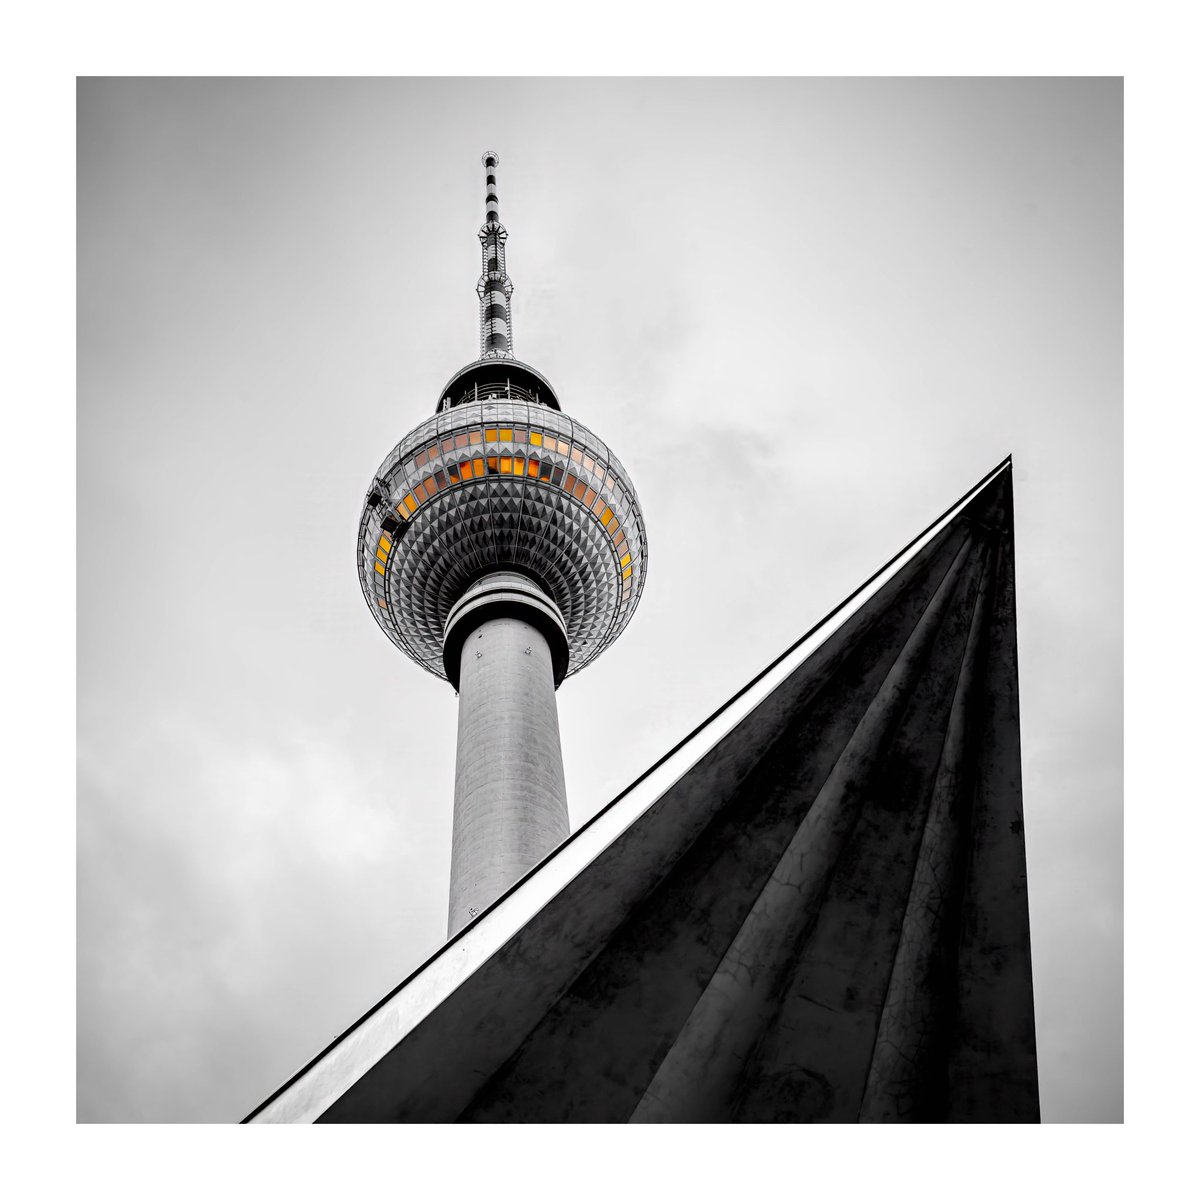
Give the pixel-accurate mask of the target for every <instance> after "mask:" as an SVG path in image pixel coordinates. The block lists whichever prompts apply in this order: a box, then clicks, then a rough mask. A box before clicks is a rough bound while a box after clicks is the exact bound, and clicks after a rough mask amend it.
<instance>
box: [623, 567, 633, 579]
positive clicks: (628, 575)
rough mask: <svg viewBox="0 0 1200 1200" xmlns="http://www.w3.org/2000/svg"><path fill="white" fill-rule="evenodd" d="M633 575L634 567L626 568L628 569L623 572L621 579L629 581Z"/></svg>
mask: <svg viewBox="0 0 1200 1200" xmlns="http://www.w3.org/2000/svg"><path fill="white" fill-rule="evenodd" d="M632 574H633V568H632V567H626V568H625V570H623V571H622V572H621V578H622V579H628V578H629V577H630V575H632Z"/></svg>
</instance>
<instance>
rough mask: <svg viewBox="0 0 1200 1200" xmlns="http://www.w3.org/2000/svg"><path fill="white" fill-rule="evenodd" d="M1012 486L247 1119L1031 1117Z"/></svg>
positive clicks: (855, 599) (995, 482)
mask: <svg viewBox="0 0 1200 1200" xmlns="http://www.w3.org/2000/svg"><path fill="white" fill-rule="evenodd" d="M1012 530H1013V526H1012V478H1011V464H1010V463H1009V462H1008V461H1007V460H1006V461H1005V462H1004V463H1002V464H1001V465H1000V466H999V467H997V468H996V470H995V471H993V472H991V473H990V474H989V475H988V476H987V477H985V479H984V480H982V481H981V482H980V483H979V484H978V485H976V487H975V488H973V489H972V490H971V491H970V492H969V493H968V494H967V495H966V496H965V497H963V498H962V500H960V501H959V502H957V503H956V504H955V505H953V506H952V507H951V508H950V509H948V510H947V512H946V513H944V514H943V515H942V517H940V518H939V519H938V520H937V521H935V522H934V523H933V524H932V525H931V526H930V527H929V528H927V529H926V530H925V531H923V533H922V534H921V535H919V536H918V537H917V538H916V539H914V541H913V542H912V543H910V545H909V546H908V547H906V548H905V549H904V550H903V551H901V553H900V554H899V555H897V556H896V558H894V559H893V560H892V561H891V562H890V563H888V564H886V565H885V567H883V568H881V569H880V571H878V572H876V574H875V575H873V576H872V577H871V579H870V580H868V581H867V583H866V584H864V585H863V587H862V588H860V589H859V590H858V591H857V592H856V593H855V594H854V595H852V596H851V597H849V598H848V599H847V600H846V601H844V602H843V603H842V604H841V605H839V606H838V608H837V609H835V610H834V612H833V613H831V614H830V615H829V617H827V618H826V619H825V620H824V621H822V622H821V623H820V624H819V625H818V626H817V627H816V628H815V629H813V630H810V631H809V632H808V633H807V634H805V635H804V637H802V638H801V639H800V640H799V641H798V642H797V643H796V644H795V645H793V646H792V647H790V648H789V649H788V650H787V651H785V653H784V654H783V655H781V656H780V658H779V659H778V660H776V662H775V663H773V664H772V665H771V666H770V667H769V668H767V670H765V671H764V672H762V673H761V674H760V675H759V676H758V677H757V678H756V679H755V680H754V681H752V682H751V684H748V685H747V686H746V688H744V689H743V690H742V691H741V692H739V693H738V695H737V696H735V697H733V698H732V699H731V700H730V701H729V702H727V704H726V705H725V706H723V708H722V709H721V710H719V712H718V713H716V714H714V716H713V717H712V718H710V719H709V721H707V722H705V724H704V725H703V726H701V728H700V729H699V730H697V731H696V732H695V733H694V734H693V735H691V736H689V738H688V739H685V741H684V742H683V743H681V744H680V745H679V746H677V747H674V748H673V749H672V750H671V751H669V752H668V753H667V754H666V755H665V756H664V757H663V759H661V760H660V761H659V763H658V764H656V765H655V767H653V768H651V770H650V771H649V772H647V773H646V774H645V775H644V776H643V777H642V778H641V779H639V780H638V781H636V782H635V783H634V784H633V785H631V787H630V788H629V789H627V790H626V792H624V793H622V795H621V796H619V797H618V798H617V799H616V800H615V801H613V803H612V804H610V805H609V806H608V807H607V808H606V809H604V810H603V811H602V812H601V813H600V814H599V815H598V816H597V817H595V818H594V819H593V820H592V821H590V822H588V824H587V825H585V826H584V827H583V828H581V829H580V830H579V831H578V832H577V833H576V834H574V835H573V836H572V837H571V838H570V839H568V840H567V841H566V842H565V843H563V845H562V846H561V847H559V849H558V850H557V851H556V852H555V853H554V854H553V855H551V856H550V857H549V858H547V859H546V860H545V861H544V862H543V863H542V864H541V865H540V866H539V867H538V868H537V869H536V870H534V871H533V872H531V873H530V874H529V875H527V876H526V877H525V878H524V879H523V880H522V881H521V882H520V883H519V884H517V885H516V886H515V887H514V888H513V889H511V890H510V891H509V892H508V893H506V894H505V895H504V896H503V897H501V899H500V900H498V901H497V902H496V903H495V904H494V905H493V906H492V907H491V908H489V909H488V910H487V911H486V912H484V913H483V914H482V915H481V916H480V917H479V918H477V919H476V920H475V921H474V922H473V923H472V924H471V925H470V926H468V927H467V928H466V929H464V930H463V931H462V932H461V933H460V934H459V935H458V936H457V937H455V938H454V939H452V940H451V941H450V942H448V943H447V944H446V945H445V946H444V947H443V948H442V949H441V950H440V951H439V952H438V953H437V954H436V955H434V956H433V957H432V958H431V959H430V960H429V961H428V962H426V963H425V964H424V965H423V966H422V967H421V968H420V969H419V970H417V971H416V972H414V974H413V975H412V976H410V977H409V978H408V979H407V980H405V981H404V983H402V984H401V985H400V986H399V987H398V988H397V989H396V990H395V991H394V992H392V993H391V994H390V995H389V996H387V997H385V998H384V999H383V1000H382V1001H381V1002H380V1003H379V1004H378V1005H377V1006H376V1007H375V1008H374V1009H372V1010H371V1012H369V1013H368V1014H367V1015H366V1016H364V1017H363V1018H362V1019H361V1020H360V1021H359V1022H357V1023H356V1024H355V1025H354V1026H353V1027H352V1028H351V1029H349V1030H348V1031H347V1032H346V1033H344V1034H343V1035H342V1036H341V1037H340V1038H339V1039H338V1040H337V1041H335V1042H334V1043H333V1044H332V1045H331V1046H330V1047H329V1048H328V1049H327V1050H325V1051H324V1052H323V1053H322V1054H321V1055H319V1056H318V1057H317V1058H316V1059H314V1060H313V1061H312V1062H311V1063H309V1064H308V1066H306V1067H305V1068H304V1069H303V1070H302V1071H300V1072H299V1074H297V1075H296V1076H295V1077H294V1078H293V1079H292V1080H290V1081H289V1082H288V1083H287V1084H286V1085H285V1086H284V1087H282V1088H281V1089H280V1090H279V1091H278V1092H276V1093H275V1095H273V1096H272V1097H270V1099H268V1100H267V1101H265V1102H264V1103H263V1104H262V1105H261V1106H260V1107H259V1108H258V1109H256V1110H255V1112H254V1113H252V1114H251V1115H250V1116H249V1117H247V1118H246V1119H247V1121H253V1122H281V1121H282V1122H304V1121H317V1120H320V1121H419V1122H429V1121H458V1120H461V1121H545V1122H557V1121H630V1120H632V1121H731V1120H740V1121H858V1120H862V1121H886V1120H920V1121H946V1120H952V1121H953V1120H965V1121H969V1120H988V1121H1019V1120H1037V1119H1038V1096H1037V1070H1036V1055H1035V1047H1034V1033H1033V1000H1032V984H1031V975H1030V962H1029V920H1028V910H1027V903H1026V887H1025V853H1024V840H1023V823H1022V808H1021V775H1020V735H1019V719H1018V705H1017V664H1016V630H1015V615H1014V613H1015V609H1014V595H1013V537H1012Z"/></svg>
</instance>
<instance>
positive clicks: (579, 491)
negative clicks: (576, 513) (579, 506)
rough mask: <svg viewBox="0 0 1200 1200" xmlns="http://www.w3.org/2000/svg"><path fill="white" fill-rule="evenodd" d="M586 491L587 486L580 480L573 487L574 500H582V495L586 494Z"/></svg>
mask: <svg viewBox="0 0 1200 1200" xmlns="http://www.w3.org/2000/svg"><path fill="white" fill-rule="evenodd" d="M587 490H588V485H587V484H586V483H584V482H583V480H582V479H581V480H580V481H579V482H578V483H577V484H576V485H575V496H576V498H577V499H582V498H583V494H584V492H586V491H587Z"/></svg>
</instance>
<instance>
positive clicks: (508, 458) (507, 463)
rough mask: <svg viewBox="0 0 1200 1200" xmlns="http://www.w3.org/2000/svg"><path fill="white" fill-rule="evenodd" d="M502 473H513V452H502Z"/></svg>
mask: <svg viewBox="0 0 1200 1200" xmlns="http://www.w3.org/2000/svg"><path fill="white" fill-rule="evenodd" d="M500 474H501V475H511V474H512V455H511V454H502V455H501V456H500Z"/></svg>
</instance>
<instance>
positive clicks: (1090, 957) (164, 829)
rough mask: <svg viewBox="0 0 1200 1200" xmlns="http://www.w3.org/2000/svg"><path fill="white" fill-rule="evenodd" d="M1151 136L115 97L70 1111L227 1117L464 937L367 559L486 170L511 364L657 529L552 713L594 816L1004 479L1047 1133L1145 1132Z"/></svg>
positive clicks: (447, 707) (83, 622)
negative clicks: (952, 509) (1132, 920)
mask: <svg viewBox="0 0 1200 1200" xmlns="http://www.w3.org/2000/svg"><path fill="white" fill-rule="evenodd" d="M1121 105H1122V95H1121V85H1120V82H1119V81H1113V80H1032V81H1030V80H933V81H929V80H878V81H871V80H865V81H861V80H844V81H839V80H815V81H803V80H801V81H788V80H716V81H713V80H695V81H689V80H683V81H676V80H649V81H625V80H612V81H555V80H536V81H534V80H531V81H508V82H504V83H500V84H497V83H495V82H489V83H485V82H478V81H464V80H435V81H388V80H362V81H327V80H312V81H288V80H283V81H277V80H263V81H236V80H234V81H230V80H216V81H189V80H147V81H120V80H117V81H84V82H82V83H81V85H80V89H79V125H78V129H79V176H78V178H79V224H78V254H79V321H78V330H79V356H78V364H79V365H78V369H79V419H78V431H79V432H78V437H79V443H78V450H79V454H78V461H79V489H78V495H79V561H78V567H79V570H78V580H79V589H80V598H81V603H80V606H79V687H78V697H79V700H78V703H79V808H78V855H79V889H78V895H79V914H78V916H79V921H78V931H79V973H78V1003H79V1018H78V1035H79V1040H78V1064H79V1065H78V1071H79V1096H78V1112H79V1117H80V1119H81V1120H85V1121H161V1120H169V1121H187V1120H213V1121H233V1120H237V1119H239V1118H240V1117H242V1116H243V1115H244V1114H245V1113H246V1112H247V1111H249V1109H251V1108H252V1107H253V1106H254V1105H255V1104H257V1103H258V1102H259V1101H260V1100H262V1099H263V1098H264V1097H265V1096H266V1095H267V1094H268V1093H270V1092H271V1091H272V1090H274V1088H275V1087H276V1086H278V1084H280V1083H281V1082H282V1081H283V1080H284V1079H285V1078H286V1077H288V1076H289V1075H291V1074H292V1073H293V1072H294V1071H295V1070H297V1069H298V1068H299V1067H300V1066H301V1065H302V1064H303V1063H304V1062H305V1061H307V1059H308V1058H309V1057H311V1056H312V1055H313V1054H314V1053H316V1052H317V1051H319V1050H320V1049H321V1048H322V1047H323V1046H325V1045H326V1044H327V1043H328V1042H329V1041H330V1040H331V1039H332V1038H333V1037H334V1036H336V1035H337V1034H338V1033H339V1032H341V1030H342V1029H344V1028H345V1027H346V1026H347V1025H348V1024H350V1023H351V1022H352V1021H353V1020H355V1019H356V1018H357V1017H358V1016H359V1015H360V1014H361V1013H362V1012H363V1011H364V1010H365V1009H366V1008H368V1007H369V1006H370V1005H372V1004H373V1003H374V1002H375V1001H376V1000H378V999H379V998H380V997H381V996H382V995H383V994H384V993H385V992H387V991H388V990H389V989H390V988H391V987H393V986H394V985H395V984H396V983H397V982H398V981H399V980H400V979H401V978H402V977H404V976H405V975H407V974H408V973H409V972H410V971H411V970H412V969H413V968H414V967H416V966H417V965H418V964H419V963H420V962H421V961H422V960H423V959H424V958H425V957H426V956H428V955H429V954H430V953H432V952H433V951H434V950H435V949H436V948H437V947H438V945H439V944H440V943H441V942H442V940H443V938H444V934H445V921H446V899H447V889H448V879H449V858H450V818H451V799H452V794H453V777H454V736H455V700H454V696H453V693H452V691H451V689H450V688H449V687H448V686H447V685H446V684H445V683H443V682H441V681H438V680H435V679H434V678H432V677H431V676H428V675H426V674H424V673H423V672H421V671H420V670H418V669H417V668H416V667H415V666H413V665H412V664H411V663H409V662H408V661H407V660H406V659H405V658H403V656H401V655H400V654H399V653H398V652H397V651H396V650H395V649H394V648H393V647H392V646H391V645H390V644H389V643H388V641H387V640H386V638H384V636H383V634H382V633H381V632H380V630H379V629H378V627H377V626H376V624H375V622H374V621H373V620H372V618H371V615H370V613H369V612H368V610H367V606H366V604H365V602H364V601H363V598H362V595H361V593H360V591H359V587H358V581H357V577H356V572H355V535H356V531H357V521H358V515H359V511H360V506H361V503H362V499H363V496H364V494H365V491H366V489H367V487H368V485H369V483H370V481H371V478H372V475H373V472H374V470H375V468H376V467H377V465H378V464H379V463H380V461H381V460H382V459H383V457H384V455H385V454H386V452H387V451H388V450H389V449H390V448H391V447H392V445H393V444H394V443H395V442H396V441H398V440H399V439H400V437H401V436H402V435H403V434H404V433H406V432H407V431H408V430H409V429H410V428H411V427H412V426H413V425H415V424H416V423H417V422H418V421H420V420H421V419H423V418H424V417H425V416H427V415H429V414H430V413H431V412H432V411H433V406H434V404H435V402H436V400H437V397H438V394H439V388H440V387H441V386H442V384H443V383H444V382H445V381H446V379H448V378H449V376H450V375H451V374H452V373H453V372H454V371H455V370H457V369H458V368H459V367H460V366H462V365H464V364H465V363H466V362H467V361H468V360H470V359H471V358H473V357H475V355H476V354H477V353H478V340H477V307H476V299H475V294H474V284H475V280H476V278H477V277H478V272H479V249H478V242H477V240H476V237H475V232H476V230H477V229H478V227H479V224H480V222H481V220H482V209H483V187H482V185H483V173H482V168H481V167H480V164H479V156H480V154H481V153H482V151H483V150H485V149H494V150H496V151H498V152H499V155H500V169H499V173H498V174H499V187H500V209H501V218H502V220H503V221H504V222H505V224H506V225H507V227H508V229H509V234H510V238H509V243H508V250H509V255H508V263H509V271H510V274H511V275H512V277H513V280H514V282H515V284H516V292H515V295H514V327H515V350H516V352H517V355H518V356H519V357H520V358H522V359H525V360H526V361H529V362H531V363H532V364H533V365H535V366H536V367H537V368H538V369H539V370H541V371H542V372H543V374H545V375H546V376H547V377H548V378H549V379H550V380H551V381H552V382H553V383H554V385H555V386H556V388H557V390H558V392H559V395H560V396H561V398H562V400H563V403H564V407H565V408H567V409H568V410H569V411H570V412H571V413H572V414H574V415H576V416H578V417H579V418H580V419H582V420H583V421H584V422H585V423H587V424H588V425H590V426H591V427H592V428H593V429H595V430H596V431H597V432H598V433H599V434H600V436H601V437H603V438H604V439H605V441H606V442H608V443H609V445H611V446H612V447H613V449H614V450H615V451H616V452H617V453H618V454H619V455H620V457H621V459H622V461H623V462H624V464H625V465H626V467H627V468H628V469H629V472H630V474H631V476H632V478H633V480H634V483H635V484H636V486H637V488H638V491H639V494H640V496H641V498H642V502H643V505H644V508H645V514H646V522H647V527H648V532H649V541H650V556H649V572H648V580H647V589H646V592H645V595H644V597H643V599H642V602H641V605H640V607H639V609H638V612H637V613H636V615H635V616H634V619H633V621H632V623H631V625H630V627H629V629H628V630H627V631H626V633H625V635H624V636H623V637H622V639H621V640H620V641H619V642H618V643H617V644H616V645H615V646H614V647H613V648H612V649H610V650H609V651H608V652H607V653H606V654H605V655H604V656H603V657H602V658H601V659H600V660H599V661H598V662H597V663H596V664H595V665H594V666H592V667H589V668H588V670H587V671H585V672H583V673H582V674H580V675H579V676H577V677H574V678H572V679H571V680H569V681H568V682H567V683H566V684H565V685H564V686H563V688H562V690H561V691H560V693H559V707H560V718H561V725H562V734H563V751H564V758H565V765H566V774H567V788H568V795H569V798H570V807H571V817H572V827H573V828H575V827H578V825H579V824H581V823H582V822H583V821H585V820H586V819H587V818H588V817H589V816H591V815H592V814H593V813H594V812H595V811H596V810H597V809H598V808H600V807H601V806H602V805H603V804H604V803H605V802H606V801H607V800H609V799H610V798H611V797H612V796H613V795H614V794H616V793H617V792H618V791H619V790H620V789H621V788H622V787H623V786H624V785H625V784H627V783H628V782H629V781H630V780H632V779H633V778H634V776H636V775H637V774H638V773H639V772H640V771H641V770H642V769H643V768H644V767H645V766H647V765H648V764H649V763H650V762H652V761H653V760H654V759H655V758H657V757H658V755H659V754H660V753H661V752H662V751H663V750H665V749H666V748H667V747H668V746H669V745H671V744H672V743H673V742H674V741H675V740H677V739H678V738H679V737H681V736H682V735H683V734H685V733H686V732H687V731H688V730H689V729H691V728H692V727H693V726H694V725H696V724H697V723H698V722H699V721H700V720H702V719H703V718H704V717H705V716H706V715H707V714H708V713H709V712H710V711H712V710H713V709H714V708H716V707H717V706H718V705H719V704H720V703H721V702H722V701H723V700H725V699H726V698H727V697H728V696H729V695H730V694H731V693H732V692H733V691H734V690H736V689H737V688H738V687H739V686H740V685H741V684H742V683H744V682H745V681H746V680H747V679H748V678H749V677H750V676H752V675H753V674H754V673H755V672H756V671H757V670H758V669H759V668H760V667H761V666H762V665H764V664H765V663H766V662H767V661H769V660H770V659H772V658H773V657H774V656H775V655H776V654H777V653H778V652H779V651H780V650H782V649H783V647H784V646H786V645H788V644H789V643H790V642H792V641H793V640H794V639H795V638H796V637H797V636H798V635H799V634H800V633H801V632H802V631H803V630H804V629H806V628H807V627H808V626H809V625H811V624H812V623H813V622H814V621H815V620H816V619H817V618H819V617H820V616H821V615H823V614H824V613H825V612H826V611H828V610H829V609H830V608H832V607H833V606H834V605H835V604H836V603H837V602H838V601H839V600H841V599H842V598H843V597H844V596H845V595H846V594H847V593H848V592H850V591H851V590H852V589H853V588H854V587H855V586H856V585H857V584H858V583H860V582H861V581H862V580H863V579H864V578H865V577H866V576H867V575H869V574H870V573H871V572H872V571H873V570H874V569H875V568H876V567H877V566H878V565H879V564H880V563H882V562H883V561H884V560H885V559H887V558H888V557H890V555H891V554H892V553H893V552H894V551H896V550H897V549H899V548H900V546H901V545H903V544H904V543H905V542H907V541H908V539H909V538H910V537H911V536H912V535H913V534H914V533H916V532H917V531H918V530H919V529H920V528H922V527H923V526H924V525H925V524H926V522H927V521H928V520H930V519H931V518H932V517H933V516H935V515H936V514H937V513H939V512H940V511H941V510H942V509H943V508H945V507H946V505H947V504H949V503H950V502H951V501H952V500H953V499H955V498H956V497H957V496H959V495H960V494H961V493H962V492H964V491H965V490H966V489H967V487H968V486H970V485H971V484H972V483H974V482H975V481H976V480H977V479H978V478H979V477H980V476H981V475H983V474H984V473H985V472H986V471H987V470H988V469H990V468H991V467H992V466H994V465H995V464H996V463H997V462H999V461H1000V460H1001V459H1002V458H1003V457H1004V456H1005V455H1006V454H1008V453H1009V452H1010V451H1011V452H1012V454H1013V456H1014V463H1015V486H1016V519H1017V589H1018V641H1019V655H1020V672H1021V707H1022V737H1023V748H1024V780H1025V818H1026V836H1027V847H1028V855H1029V888H1030V906H1031V921H1032V935H1033V966H1034V989H1035V1002H1036V1013H1037V1026H1038V1055H1039V1061H1040V1071H1041V1087H1042V1106H1043V1114H1044V1117H1045V1119H1046V1120H1058V1121H1062V1120H1081V1121H1095V1120H1103V1121H1114V1120H1120V1119H1121V1116H1122V1104H1123V1102H1122V879H1121V861H1122V857H1121V836H1122V830H1121V821H1122V815H1121V774H1122V763H1121V727H1122V721H1121V618H1122V613H1121V571H1122V544H1121V515H1122V496H1121V480H1122V457H1121V454H1122V451H1121V376H1122V358H1121V345H1122V325H1121V313H1122V277H1121V263H1122V192H1121V188H1122V142H1121V137H1122V132H1121V131H1122V111H1121ZM84 598H86V603H84V602H83V600H84Z"/></svg>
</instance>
